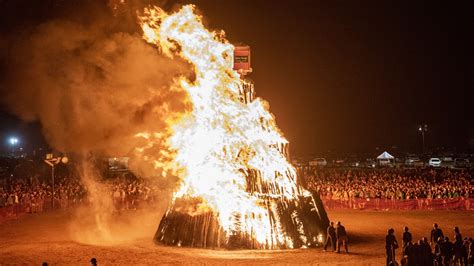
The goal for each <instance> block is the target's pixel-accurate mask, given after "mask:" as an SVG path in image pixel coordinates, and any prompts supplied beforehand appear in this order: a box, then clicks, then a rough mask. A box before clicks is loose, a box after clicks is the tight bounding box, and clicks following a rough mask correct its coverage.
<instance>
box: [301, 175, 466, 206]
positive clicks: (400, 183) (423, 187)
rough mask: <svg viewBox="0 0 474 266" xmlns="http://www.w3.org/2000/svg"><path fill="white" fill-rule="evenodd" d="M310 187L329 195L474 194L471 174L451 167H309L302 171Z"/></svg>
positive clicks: (413, 196)
mask: <svg viewBox="0 0 474 266" xmlns="http://www.w3.org/2000/svg"><path fill="white" fill-rule="evenodd" d="M303 178H304V181H305V183H306V185H307V187H308V189H310V190H312V191H315V192H318V193H319V194H320V196H321V197H322V198H329V199H342V200H349V199H357V198H360V199H399V200H405V199H419V198H422V199H425V198H426V199H446V198H448V199H449V198H472V197H474V187H473V185H472V176H471V174H470V173H469V172H467V171H460V170H449V169H440V170H435V169H390V168H385V169H371V170H354V169H348V170H342V169H310V170H306V171H305V172H304V174H303Z"/></svg>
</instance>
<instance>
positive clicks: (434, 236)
mask: <svg viewBox="0 0 474 266" xmlns="http://www.w3.org/2000/svg"><path fill="white" fill-rule="evenodd" d="M440 237H443V238H444V234H443V230H441V228H439V227H438V224H436V223H435V224H433V229H432V230H431V237H430V243H431V245H434V244H436V242H437V241H438V239H439V238H440Z"/></svg>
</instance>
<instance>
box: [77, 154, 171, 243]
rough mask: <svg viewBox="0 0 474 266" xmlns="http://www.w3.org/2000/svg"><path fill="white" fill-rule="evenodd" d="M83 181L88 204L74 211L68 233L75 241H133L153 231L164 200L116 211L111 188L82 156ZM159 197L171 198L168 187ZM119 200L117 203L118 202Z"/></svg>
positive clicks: (165, 203) (147, 235)
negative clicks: (131, 210) (128, 209)
mask: <svg viewBox="0 0 474 266" xmlns="http://www.w3.org/2000/svg"><path fill="white" fill-rule="evenodd" d="M78 171H79V174H80V176H81V177H82V182H83V184H84V185H85V186H86V187H87V188H88V193H89V195H88V196H89V201H90V202H91V204H90V205H88V206H80V207H79V208H78V209H76V210H75V212H74V214H73V219H72V222H71V223H70V225H69V233H70V236H71V238H72V239H73V240H74V241H77V242H81V243H86V244H92V245H116V244H127V243H133V242H134V241H135V240H137V239H143V238H145V239H150V238H151V236H153V234H154V233H155V231H156V228H157V221H159V219H160V218H161V216H162V214H163V213H164V211H165V209H166V207H167V203H168V201H167V200H160V201H158V202H153V204H152V205H150V206H146V207H145V206H143V204H142V206H141V208H140V209H139V210H135V211H133V212H122V213H120V212H117V211H116V206H115V205H116V204H117V203H116V202H114V200H113V198H112V196H111V192H112V191H110V188H109V187H108V186H107V185H105V184H103V183H101V182H100V181H98V180H99V176H100V174H99V173H98V172H97V169H96V168H94V166H93V165H92V164H91V163H90V160H84V161H83V163H81V164H80V167H79V169H78ZM161 193H163V194H162V195H161V198H163V199H169V198H171V194H170V191H161ZM119 204H120V203H119Z"/></svg>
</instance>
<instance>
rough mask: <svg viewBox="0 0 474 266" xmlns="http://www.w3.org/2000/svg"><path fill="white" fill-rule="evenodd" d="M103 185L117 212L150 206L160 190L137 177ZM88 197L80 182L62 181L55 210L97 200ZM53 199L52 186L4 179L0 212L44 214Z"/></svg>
mask: <svg viewBox="0 0 474 266" xmlns="http://www.w3.org/2000/svg"><path fill="white" fill-rule="evenodd" d="M101 184H102V185H103V186H104V188H105V193H107V194H108V195H109V197H110V199H112V201H113V203H114V206H115V207H116V208H117V210H123V209H137V208H138V206H139V205H140V204H145V203H150V202H152V201H154V195H155V194H154V193H153V192H154V191H156V190H157V188H156V187H155V186H152V185H150V184H149V183H148V182H146V181H145V180H141V179H137V178H134V177H115V178H110V179H107V180H103V181H102V182H101ZM87 194H88V191H87V188H86V186H84V184H83V183H82V182H81V181H80V180H79V179H78V178H75V177H68V178H62V179H60V180H58V181H57V183H56V184H55V186H54V203H55V205H56V206H55V208H60V209H68V208H74V207H76V206H78V205H80V204H82V203H86V204H87V203H88V202H89V201H91V200H94V198H93V197H87ZM52 199H53V186H52V184H51V183H46V182H39V181H38V180H37V179H21V178H15V177H13V176H10V177H7V178H3V179H2V180H1V182H0V210H1V208H3V207H10V208H9V210H10V212H12V213H13V214H15V213H18V212H20V211H24V212H30V213H35V212H42V211H44V210H45V209H48V208H51V206H52ZM19 208H23V209H22V210H20V209H19Z"/></svg>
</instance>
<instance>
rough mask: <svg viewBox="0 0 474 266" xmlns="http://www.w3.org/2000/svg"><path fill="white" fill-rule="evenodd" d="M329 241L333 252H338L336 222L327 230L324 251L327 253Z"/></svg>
mask: <svg viewBox="0 0 474 266" xmlns="http://www.w3.org/2000/svg"><path fill="white" fill-rule="evenodd" d="M329 241H330V242H331V246H332V251H336V228H334V222H331V223H330V224H329V226H328V229H327V235H326V243H324V249H323V250H324V251H326V249H327V247H328V245H329Z"/></svg>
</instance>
